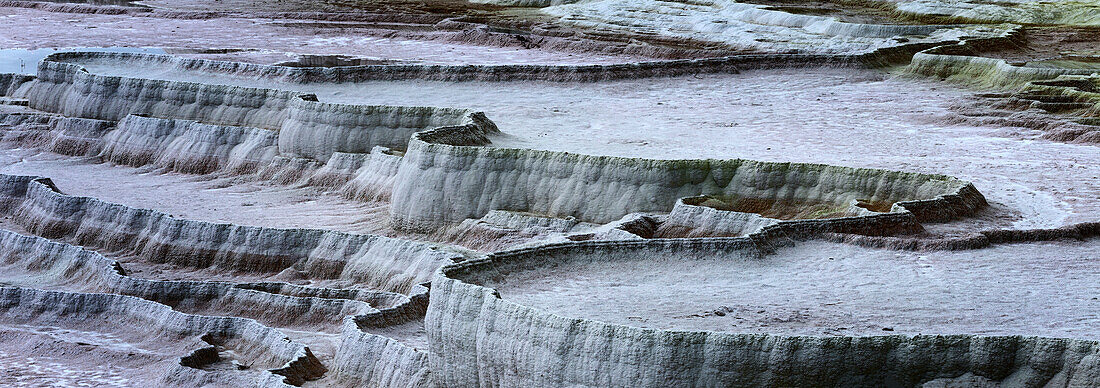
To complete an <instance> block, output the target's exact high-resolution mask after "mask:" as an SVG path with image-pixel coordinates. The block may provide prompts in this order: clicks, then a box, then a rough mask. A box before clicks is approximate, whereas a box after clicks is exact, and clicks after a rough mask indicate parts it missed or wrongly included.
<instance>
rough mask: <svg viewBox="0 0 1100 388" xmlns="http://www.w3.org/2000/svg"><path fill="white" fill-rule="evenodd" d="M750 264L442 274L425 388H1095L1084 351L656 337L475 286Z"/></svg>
mask: <svg viewBox="0 0 1100 388" xmlns="http://www.w3.org/2000/svg"><path fill="white" fill-rule="evenodd" d="M756 255H757V252H756V250H755V249H754V248H753V246H752V243H751V240H750V239H748V238H742V239H692V240H668V241H657V240H654V241H651V242H584V243H571V244H561V245H557V246H547V247H542V248H533V249H525V250H518V251H510V252H499V253H494V254H492V255H489V257H488V258H486V259H484V260H478V261H471V262H467V263H464V264H458V265H453V266H449V267H446V268H444V270H443V271H442V272H441V273H440V274H439V275H438V276H437V277H436V278H435V280H434V281H433V282H432V293H431V303H430V305H429V309H428V315H427V318H426V327H427V329H428V335H429V338H430V339H431V341H430V343H431V344H432V348H431V352H430V353H429V355H430V357H429V360H430V362H431V366H432V370H433V378H434V379H436V380H435V381H437V382H438V383H439V384H441V385H444V386H483V385H498V386H637V385H642V386H661V385H706V386H712V385H713V386H743V385H747V386H788V385H796V386H842V385H843V386H880V385H890V384H900V385H903V386H922V385H924V384H931V386H936V385H935V384H948V385H949V386H950V385H952V384H961V385H963V386H971V385H972V384H976V383H975V382H984V383H988V384H1004V385H1012V386H1028V387H1042V386H1049V385H1051V384H1053V385H1058V386H1062V385H1069V386H1074V385H1081V386H1093V385H1095V384H1096V382H1097V378H1098V375H1097V372H1098V371H1100V364H1098V363H1097V362H1098V360H1100V358H1098V356H1097V355H1098V354H1100V353H1098V352H1100V343H1097V342H1096V341H1091V340H1074V339H1063V338H1039V337H1027V336H977V335H919V336H901V335H894V336H889V335H887V336H872V337H846V336H829V337H812V336H810V337H803V336H782V335H768V334H738V333H726V332H716V331H680V330H659V329H652V328H638V327H630V326H625V325H615V324H608V323H603V322H599V321H595V320H588V319H583V318H575V317H569V316H561V315H558V314H554V313H550V312H548V311H543V310H540V309H538V308H534V307H529V306H524V305H520V304H518V303H515V302H513V301H509V300H508V298H507V297H504V298H502V297H501V295H500V294H499V293H498V292H497V291H496V290H494V289H492V288H489V287H486V286H481V285H479V284H485V283H499V282H507V280H506V279H508V278H509V277H510V275H515V274H516V273H518V272H521V271H534V272H540V271H545V272H547V273H561V272H560V271H561V268H567V267H569V266H572V265H578V264H581V263H588V262H594V261H598V262H601V263H607V262H609V261H610V262H616V261H622V262H624V265H623V268H630V265H631V264H627V263H632V264H633V265H644V262H645V261H646V259H642V258H660V260H662V261H675V260H728V261H729V265H738V263H739V262H742V261H743V260H746V259H747V260H753V258H755V257H756ZM650 260H652V259H650ZM593 276H596V275H593ZM654 292H655V293H659V291H657V290H654ZM577 303H586V302H581V301H578V302H577ZM639 308H641V306H639ZM734 330H735V331H736V330H737V329H734ZM469 338H476V339H477V340H476V341H469V340H467V339H469Z"/></svg>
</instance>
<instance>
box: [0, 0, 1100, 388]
mask: <svg viewBox="0 0 1100 388" xmlns="http://www.w3.org/2000/svg"><path fill="white" fill-rule="evenodd" d="M496 3H502V4H504V5H512V6H538V7H547V8H543V9H542V10H541V12H545V13H546V14H547V15H552V16H554V17H557V18H560V19H562V20H564V21H565V22H566V23H568V24H572V25H577V26H581V27H583V28H589V29H593V28H606V29H612V30H614V29H627V28H629V29H630V30H631V31H637V29H638V28H643V29H647V30H651V32H652V33H654V34H659V35H665V36H668V37H671V38H677V39H680V38H682V39H694V40H700V41H708V42H717V43H721V44H726V45H730V46H738V47H741V48H754V49H769V48H774V47H773V45H771V44H769V43H767V42H768V39H771V38H776V39H778V37H782V38H783V41H784V42H786V43H784V44H785V45H789V44H790V42H791V41H795V42H800V44H805V45H806V47H812V49H807V50H794V51H797V52H799V53H798V54H791V55H746V56H735V57H728V58H719V59H709V60H676V61H663V62H661V61H658V62H644V63H633V64H622V65H592V66H441V65H359V66H347V67H337V68H312V67H280V66H261V65H252V64H242V63H233V62H220V61H209V60H198V59H180V58H174V57H171V56H161V55H147V54H118V53H61V54H54V55H52V56H50V57H49V58H47V59H46V60H45V61H43V62H42V63H41V65H40V66H39V68H38V73H37V75H36V76H20V75H12V74H3V75H0V96H4V97H5V98H6V100H10V101H14V102H18V103H19V104H16V105H25V106H24V107H22V108H25V109H20V110H13V111H10V112H7V113H4V114H2V115H0V128H3V132H2V136H3V137H2V141H4V142H5V143H8V144H17V145H18V146H21V147H28V148H39V149H42V150H46V151H51V152H54V153H58V154H63V155H69V156H74V157H83V158H91V159H93V160H97V161H103V162H111V163H115V164H120V165H128V166H135V167H142V168H146V169H147V170H148V171H159V172H175V173H183V174H196V175H199V174H202V175H210V176H218V177H233V178H234V179H252V180H259V181H264V182H270V183H273V184H279V185H286V186H292V187H314V188H318V189H321V190H327V191H331V192H335V193H339V194H340V195H342V196H344V197H345V198H348V199H352V200H356V201H361V202H364V203H383V204H385V206H386V207H385V209H387V211H388V213H387V214H385V215H384V216H383V217H382V218H383V220H382V221H381V222H383V223H385V225H386V227H385V228H381V229H385V231H386V233H380V234H379V235H368V234H352V233H341V232H334V231H325V230H315V229H279V228H268V227H253V226H241V225H233V224H229V223H213V222H205V221H197V220H189V219H183V218H177V217H174V216H172V215H169V214H166V213H163V212H159V211H155V210H147V209H139V208H134V207H129V206H125V205H122V204H116V203H111V202H108V201H103V200H99V199H96V198H88V197H79V196H71V195H67V194H65V193H63V192H61V190H59V189H58V188H57V186H56V185H55V184H54V182H53V181H51V180H50V178H49V177H38V176H14V175H0V204H2V207H0V215H2V216H3V217H4V221H3V222H4V224H5V225H6V226H5V227H6V228H7V229H10V231H9V230H5V231H0V252H3V260H2V262H0V266H2V267H3V269H4V271H5V273H6V275H5V276H7V277H9V278H12V279H17V280H16V281H12V282H11V284H13V285H12V286H6V287H4V288H2V289H0V319H2V320H3V321H4V322H7V323H12V324H21V325H32V324H40V323H49V324H51V325H63V326H65V327H69V328H73V329H79V328H81V327H84V328H89V327H92V328H96V329H97V330H100V331H104V332H108V333H116V334H117V335H119V336H134V335H135V334H134V333H138V334H136V335H138V336H145V337H156V338H163V341H164V342H166V343H168V342H171V343H173V344H174V345H172V346H173V347H172V349H174V350H178V351H179V352H181V353H180V355H179V360H178V361H179V362H178V363H175V364H174V365H173V366H172V367H171V368H168V369H167V370H165V372H164V375H163V376H158V378H159V379H160V381H161V382H162V383H164V384H169V385H181V384H183V385H190V384H198V385H201V384H207V383H212V384H213V383H214V382H216V384H231V385H241V386H245V385H256V386H277V385H284V384H288V385H303V384H307V386H308V382H310V381H314V380H318V379H329V380H325V381H329V382H331V383H333V384H334V385H343V386H377V387H398V386H401V387H427V386H442V387H466V386H493V387H559V386H569V387H581V386H585V387H605V386H620V387H627V386H631V387H635V386H651V387H657V386H995V385H997V384H1002V385H1003V386H1026V387H1042V386H1096V385H1097V382H1098V381H1100V343H1098V342H1096V341H1095V340H1087V339H1072V338H1046V337H1033V336H994V335H981V334H968V333H963V334H954V335H916V336H910V335H882V336H845V335H838V336H829V337H812V336H789V335H781V334H776V335H770V334H739V333H735V332H717V331H690V330H678V329H675V328H671V329H655V328H640V327H633V326H630V325H623V324H612V323H605V322H601V321H598V320H592V319H586V318H583V317H569V316H561V315H558V314H554V313H551V312H548V311H543V310H541V309H539V308H537V307H532V306H525V305H523V304H520V303H517V302H513V301H511V300H509V298H507V297H504V296H502V295H501V294H500V293H499V292H497V291H496V290H495V289H494V287H495V286H496V285H499V284H501V283H502V282H506V281H507V279H509V277H510V276H513V275H514V274H517V273H521V272H523V273H544V274H546V276H547V277H552V276H553V275H552V274H553V273H554V271H556V270H558V269H561V268H569V267H570V266H574V265H578V264H583V263H592V262H603V263H623V265H636V266H645V265H647V262H648V261H650V260H654V261H662V262H691V261H693V260H715V261H730V262H737V261H744V260H761V259H762V258H766V257H768V256H769V255H774V254H775V253H774V252H775V250H776V249H777V248H778V247H782V246H789V245H792V244H795V245H797V244H801V243H802V242H803V241H805V240H813V239H825V240H831V241H846V242H849V243H853V244H859V245H864V246H890V247H895V248H902V249H906V248H910V249H912V248H914V247H911V246H909V245H907V244H909V243H907V242H906V241H907V240H905V239H906V237H905V236H906V235H912V234H917V233H921V232H922V231H924V229H925V228H924V226H923V225H924V224H925V223H928V222H942V221H948V220H954V219H961V218H967V217H972V216H974V215H975V214H976V213H977V212H979V211H981V210H982V209H983V208H985V207H986V206H987V203H986V199H985V197H984V196H983V195H982V194H981V193H980V192H979V191H978V188H976V187H975V185H973V184H971V183H970V182H967V181H963V180H960V179H957V178H954V177H950V176H945V175H933V174H919V173H910V172H900V171H890V170H879V169H860V168H849V167H840V166H830V165H822V164H805V163H786V162H763V161H753V160H740V159H734V160H713V159H703V160H656V159H641V158H623V157H611V156H597V155H582V154H574V153H568V152H559V151H546V150H534V149H519V148H503V147H498V146H496V145H495V144H494V140H496V139H500V138H502V137H503V136H507V135H506V133H505V131H502V130H501V129H500V128H498V126H497V125H496V124H495V123H494V122H493V121H492V118H491V117H488V116H486V115H485V114H484V113H481V112H478V111H475V110H469V109H463V108H441V107H406V106H369V105H355V104H347V103H338V102H328V101H329V100H328V98H329V97H331V96H327V95H318V94H313V93H306V92H301V91H295V90H284V89H279V88H277V87H268V85H287V84H291V85H313V86H317V85H321V86H325V85H345V86H348V87H354V84H355V82H362V81H367V80H395V79H402V80H445V81H455V82H460V81H486V80H490V81H503V80H538V81H597V80H608V79H622V78H637V77H650V76H668V75H680V74H693V73H703V72H736V71H738V70H740V69H751V68H763V67H797V66H848V67H862V66H876V65H881V64H883V63H890V62H896V58H895V56H898V55H901V56H906V54H914V53H915V55H914V56H913V60H912V63H911V64H910V65H909V66H908V68H907V70H906V71H907V72H908V73H909V74H916V75H923V76H933V77H942V78H948V79H967V80H977V81H976V82H980V83H983V84H985V85H988V86H996V87H1006V88H1007V87H1009V86H1024V89H1022V91H1021V92H1019V93H1023V94H1028V93H1030V94H1031V95H1039V94H1041V95H1043V96H1049V97H1048V98H1047V100H1042V99H1037V100H1036V101H1039V102H1041V101H1046V102H1052V101H1053V100H1054V99H1056V98H1055V97H1053V96H1057V98H1062V99H1072V100H1073V102H1074V103H1078V104H1095V103H1097V102H1100V98H1098V97H1097V96H1098V95H1100V94H1098V93H1100V92H1098V90H1100V89H1098V85H1100V81H1098V78H1097V77H1096V75H1095V74H1093V73H1091V72H1090V71H1086V70H1073V69H1056V68H1038V67H1028V66H1018V65H1013V64H1009V63H1008V62H1006V61H1004V60H997V59H990V58H983V57H979V56H971V55H968V54H967V53H966V52H965V48H966V47H968V45H973V44H976V43H975V42H978V41H984V42H986V43H987V44H997V43H999V42H1000V43H1003V42H1007V41H1011V40H1012V39H1017V38H1018V37H1017V36H1016V35H1015V34H1016V33H1017V31H1018V28H1019V27H1018V26H1015V25H985V26H978V27H974V26H970V27H960V26H946V25H945V26H939V25H889V26H887V25H872V24H861V23H847V22H841V21H838V20H836V19H835V18H827V17H821V16H807V15H793V14H789V13H784V12H779V11H774V10H769V9H766V8H765V7H763V6H757V5H748V4H739V3H732V2H721V1H701V2H691V3H687V2H682V3H681V2H676V3H672V2H646V1H641V2H640V1H621V0H598V1H593V0H590V1H507V2H496ZM1028 4H1031V3H1028ZM944 7H947V5H944V4H940V3H935V2H899V3H898V9H900V10H905V11H906V12H913V13H932V12H940V10H941V9H942V8H944ZM990 7H994V6H992V5H991V6H990ZM982 10H985V11H981V12H979V11H980V10H978V9H975V10H971V11H963V10H962V9H961V8H958V7H956V8H952V10H951V12H950V13H949V14H950V15H951V16H954V17H959V18H971V19H982V20H986V19H988V20H995V21H1005V22H1020V23H1029V22H1030V20H1032V19H1031V18H1033V17H1034V16H1031V14H1022V15H1016V14H1012V15H1004V16H998V15H1000V14H998V13H997V12H996V11H995V9H994V8H988V9H987V8H982ZM1054 17H1055V18H1059V20H1072V21H1075V22H1079V23H1080V24H1090V23H1094V21H1092V20H1090V19H1089V18H1088V17H1087V16H1085V15H1083V14H1070V13H1060V14H1058V15H1056V16H1054ZM717 19H721V21H724V22H722V23H720V22H719V20H717ZM670 26H675V28H672V27H670ZM746 29H753V30H755V32H753V33H748V32H746V31H745V30H746ZM750 38H751V39H750ZM888 38H897V39H888ZM746 39H748V40H746ZM836 52H845V53H849V54H851V53H856V55H849V54H845V55H839V54H833V53H836ZM125 63H129V64H130V66H146V67H150V68H157V69H162V70H165V71H166V72H169V73H171V72H174V73H177V74H187V75H190V76H191V78H193V80H182V79H173V78H171V77H164V78H156V77H149V78H142V77H138V76H133V77H130V76H121V75H113V74H106V72H101V71H98V70H97V69H102V68H105V67H111V66H121V65H122V64H125ZM181 78H182V77H181ZM249 83H251V84H252V85H253V86H244V85H246V84H249ZM1021 95H1022V94H1021ZM1059 101H1061V100H1059ZM1089 106H1091V108H1089V107H1087V106H1084V105H1082V107H1083V108H1084V109H1092V112H1096V108H1095V105H1089ZM1082 115H1084V116H1087V115H1085V114H1083V113H1082ZM1089 136H1094V134H1091V133H1082V134H1077V135H1075V136H1074V137H1073V139H1085V140H1087V139H1089V138H1090V137H1089ZM1067 141H1068V140H1067ZM1082 141H1084V140H1082ZM514 231H522V233H527V234H528V235H529V236H541V237H545V238H546V240H545V241H541V242H539V243H531V242H530V241H525V243H527V245H521V246H519V247H512V249H509V250H504V251H497V252H494V253H489V254H482V253H477V252H474V251H471V250H468V249H458V248H454V247H449V246H446V245H443V244H439V243H429V242H424V240H431V239H444V240H449V241H451V242H456V243H462V244H463V245H466V246H468V247H469V246H472V247H483V248H484V247H492V248H494V249H495V248H500V247H501V246H502V245H507V244H505V243H502V242H500V240H499V239H501V238H504V236H506V235H510V234H514ZM1072 233H1076V235H1075V236H1077V237H1080V238H1087V237H1089V236H1094V235H1097V234H1100V228H1098V227H1096V225H1093V224H1087V225H1086V224H1081V225H1079V226H1078V227H1076V229H1073V231H1069V230H1068V229H1067V230H1065V231H1056V230H1045V231H1034V232H1031V233H1030V234H1026V235H1025V234H1019V235H1016V234H1012V233H1008V232H1004V233H996V232H990V233H987V234H986V235H983V236H984V237H983V238H985V240H983V241H981V242H975V243H974V246H965V244H954V245H952V244H948V243H943V244H942V245H941V246H939V247H938V248H941V249H942V248H944V247H951V249H965V248H974V247H977V246H988V245H990V244H994V243H1003V242H1009V241H1020V240H1037V239H1051V238H1057V237H1065V236H1067V235H1069V234H1072ZM383 234H386V235H383ZM968 241H969V240H968ZM983 244H984V245H983ZM921 248H926V249H933V248H937V247H934V246H931V245H927V246H921ZM117 258H125V260H120V259H117ZM160 265H171V266H173V267H174V268H186V269H188V270H189V271H196V272H195V273H198V274H200V275H198V277H203V276H214V275H216V274H218V273H219V272H224V273H234V274H237V275H239V277H238V279H239V278H242V277H243V278H251V281H239V280H238V281H233V280H225V279H220V280H219V279H214V278H208V279H200V278H196V279H190V280H171V281H169V280H152V279H148V278H144V277H142V275H141V274H142V273H145V272H140V271H139V272H134V270H133V268H145V267H150V268H157V267H156V266H160ZM131 267H133V268H131ZM215 277H216V276H215ZM211 279H213V280H211ZM30 285H33V287H34V288H29V287H30ZM47 289H48V290H47ZM685 297H689V296H685ZM276 327H277V328H279V329H276ZM280 329H293V330H301V331H310V330H313V331H317V332H322V333H328V334H330V335H331V336H333V337H334V338H338V339H339V340H338V344H337V345H334V351H333V352H332V356H331V357H330V358H327V359H320V358H318V357H317V356H315V354H314V352H312V351H311V349H310V347H309V346H307V345H305V344H303V343H301V342H299V341H296V340H291V339H290V338H289V337H286V336H284V335H283V334H282V333H281V332H280ZM418 332H422V335H419V336H418V335H417V334H415V333H418ZM409 333H414V334H411V335H410V334H409ZM885 334H888V333H885ZM417 338H423V339H424V341H425V342H417ZM227 351H228V352H229V353H231V354H233V355H234V357H235V359H234V360H233V362H234V363H236V365H239V366H240V368H239V369H240V370H239V371H237V370H220V369H212V368H207V366H209V365H212V364H214V363H216V362H219V361H220V359H221V357H222V356H219V354H226V352H227Z"/></svg>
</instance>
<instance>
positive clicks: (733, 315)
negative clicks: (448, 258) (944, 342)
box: [486, 239, 1100, 340]
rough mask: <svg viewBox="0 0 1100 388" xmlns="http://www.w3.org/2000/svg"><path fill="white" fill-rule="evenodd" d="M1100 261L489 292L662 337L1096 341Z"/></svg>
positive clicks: (649, 264)
mask: <svg viewBox="0 0 1100 388" xmlns="http://www.w3.org/2000/svg"><path fill="white" fill-rule="evenodd" d="M1098 252H1100V241H1097V240H1095V239H1094V240H1091V241H1086V242H1053V243H1036V244H1010V245H1000V246H996V247H994V248H989V249H982V250H975V251H964V252H927V253H918V252H897V251H890V250H875V249H865V248H858V247H853V246H848V245H840V244H832V243H825V242H809V243H803V244H800V245H798V246H796V247H791V248H783V249H780V250H779V251H778V252H776V253H775V254H774V255H771V256H768V257H766V258H763V259H737V258H732V259H729V260H702V261H678V260H668V261H665V260H660V258H658V257H647V258H642V259H641V260H644V261H638V262H629V263H607V262H603V263H599V262H597V263H591V264H583V265H565V266H561V267H555V268H552V269H548V270H542V271H540V270H531V271H525V272H518V273H511V274H509V275H508V276H507V277H506V279H505V280H504V281H502V282H501V283H499V284H486V285H487V286H489V287H494V288H496V289H497V290H498V291H500V293H501V295H502V297H503V298H504V299H505V300H510V301H513V302H517V303H520V304H522V305H525V306H530V307H534V308H538V309H543V310H545V311H549V312H552V313H555V314H558V315H561V316H565V317H570V318H587V319H594V320H598V321H602V322H607V323H613V324H622V325H629V326H637V327H646V328H656V329H675V330H690V331H696V330H708V331H721V332H732V333H767V334H777V335H815V336H824V335H846V336H868V335H890V334H907V335H916V334H979V335H1033V336H1046V337H1069V338H1084V339H1093V340H1096V339H1100V299H1098V297H1100V283H1097V282H1096V274H1097V273H1100V260H1097V258H1098ZM719 309H721V310H723V312H725V315H724V316H719V315H716V314H714V313H713V311H715V310H719ZM884 328H885V329H891V330H884Z"/></svg>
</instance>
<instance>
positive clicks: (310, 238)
mask: <svg viewBox="0 0 1100 388" xmlns="http://www.w3.org/2000/svg"><path fill="white" fill-rule="evenodd" d="M0 183H2V184H0V190H2V191H0V197H3V201H4V203H5V204H7V206H5V207H4V209H2V210H3V211H4V212H5V213H6V214H8V215H11V216H13V217H12V220H13V222H15V223H17V224H19V225H22V226H23V227H24V228H26V229H27V230H29V231H30V232H32V233H34V234H37V235H40V236H43V237H46V238H61V239H65V240H68V241H72V242H75V243H77V244H81V245H87V246H90V247H95V248H97V249H104V250H108V251H121V252H125V253H129V254H133V255H136V256H138V257H140V258H141V259H143V260H145V261H148V262H152V263H163V262H169V263H173V264H176V265H181V266H186V267H193V268H217V269H221V270H231V271H247V272H249V273H256V274H262V273H267V274H271V275H275V274H277V273H279V272H282V271H300V272H301V273H304V274H308V276H309V277H311V278H314V279H319V280H329V281H331V282H334V283H337V284H345V283H346V284H357V285H362V286H367V287H371V288H374V289H378V290H385V291H393V292H402V293H405V292H409V290H411V289H412V287H413V286H414V285H416V284H419V283H423V282H426V281H428V280H429V279H430V278H431V274H432V273H433V272H434V271H435V270H436V269H437V268H439V267H440V266H441V265H443V264H447V263H451V262H454V261H457V260H461V259H462V256H461V255H459V254H457V253H452V252H448V251H446V250H440V249H437V248H436V247H434V246H432V245H429V244H425V243H418V242H412V241H408V240H400V239H393V238H387V237H381V236H373V235H355V234H346V233H340V232H332V231H323V230H313V229H274V228H261V227H252V226H239V225H231V224H216V223H209V222H202V221H192V220H183V219H177V218H174V217H172V216H170V215H168V214H165V213H161V212H158V211H154V210H147V209H135V208H130V207H126V206H123V205H119V204H113V203H108V202H103V201H100V200H97V199H94V198H88V197H73V196H68V195H65V194H61V193H59V192H58V191H57V190H56V189H55V188H53V186H52V184H51V183H50V182H49V180H48V179H42V178H37V177H25V176H10V175H0Z"/></svg>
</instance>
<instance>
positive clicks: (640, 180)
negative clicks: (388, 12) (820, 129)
mask: <svg viewBox="0 0 1100 388" xmlns="http://www.w3.org/2000/svg"><path fill="white" fill-rule="evenodd" d="M423 139H424V138H423V137H420V136H419V135H418V138H416V139H414V140H412V141H411V142H410V146H409V149H408V151H407V152H406V154H405V157H404V160H403V162H402V165H401V168H400V169H399V171H398V175H397V178H396V183H395V184H394V189H393V206H392V208H391V210H392V216H393V221H394V225H395V226H396V227H399V228H405V229H411V230H430V229H434V228H438V227H440V226H442V225H446V224H451V223H457V222H461V221H462V220H464V219H467V218H480V217H482V216H484V215H485V214H487V213H488V212H489V211H491V210H511V211H522V212H530V213H536V214H543V215H549V216H555V217H575V218H577V219H580V220H583V221H588V222H597V223H606V222H610V221H613V220H616V219H619V218H621V217H622V216H624V215H626V214H629V213H634V212H669V211H670V210H672V208H673V205H675V204H676V202H677V200H679V199H680V198H684V197H691V196H698V195H711V196H720V197H727V198H739V197H747V198H756V199H765V200H775V201H789V202H819V203H832V204H836V205H838V206H844V207H847V206H848V205H849V203H850V202H852V201H856V200H862V201H866V202H872V203H881V204H887V207H889V204H894V206H895V208H896V210H897V211H901V210H909V211H911V212H913V213H914V214H915V215H916V217H917V218H918V219H920V220H932V219H946V218H951V217H956V216H961V215H966V214H969V213H970V212H972V211H974V210H976V209H977V208H979V207H981V206H983V205H984V204H985V200H984V198H981V194H980V193H978V192H977V190H974V189H973V186H972V185H971V184H970V183H968V182H964V181H960V180H958V179H955V178H951V177H947V176H942V175H928V174H916V173H905V172H896V171H886V170H872V169H856V168H847V167H836V166H826V165H820V164H799V163H773V162H757V161H750V160H647V159H637V158H621V157H607V156H590V155H579V154H572V153H566V152H555V151H538V150H524V149H505V148H490V147H477V146H465V145H451V144H446V142H445V141H443V142H436V143H429V142H427V141H425V140H423Z"/></svg>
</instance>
